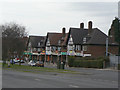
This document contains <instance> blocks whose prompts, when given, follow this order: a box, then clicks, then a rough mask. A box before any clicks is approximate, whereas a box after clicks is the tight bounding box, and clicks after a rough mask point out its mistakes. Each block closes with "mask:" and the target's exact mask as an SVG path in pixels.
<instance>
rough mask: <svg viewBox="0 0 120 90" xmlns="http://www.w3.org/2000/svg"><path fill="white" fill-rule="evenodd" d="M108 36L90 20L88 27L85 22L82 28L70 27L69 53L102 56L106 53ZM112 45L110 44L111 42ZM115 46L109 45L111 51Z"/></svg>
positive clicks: (81, 25) (83, 55)
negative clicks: (85, 26) (93, 25)
mask: <svg viewBox="0 0 120 90" xmlns="http://www.w3.org/2000/svg"><path fill="white" fill-rule="evenodd" d="M107 38H108V36H107V35H106V34H104V33H103V32H102V31H101V30H99V29H98V28H93V27H92V22H91V21H89V22H88V29H86V28H84V23H81V24H80V28H70V30H69V34H68V39H67V53H68V55H70V56H71V55H72V56H82V57H86V56H91V57H101V56H105V55H106V39H107ZM109 45H110V44H109ZM112 48H115V47H114V46H112V47H111V46H110V47H109V51H111V52H114V49H112Z"/></svg>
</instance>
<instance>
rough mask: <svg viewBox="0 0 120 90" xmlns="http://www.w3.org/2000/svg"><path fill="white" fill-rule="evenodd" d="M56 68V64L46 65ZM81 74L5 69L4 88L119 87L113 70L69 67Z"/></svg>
mask: <svg viewBox="0 0 120 90" xmlns="http://www.w3.org/2000/svg"><path fill="white" fill-rule="evenodd" d="M45 67H50V68H56V65H51V64H49V65H45ZM65 68H66V69H69V70H74V71H78V72H81V74H67V73H56V72H41V73H30V72H18V71H14V70H3V73H2V76H3V77H2V80H3V81H2V87H3V88H118V72H117V71H112V70H100V69H88V68H87V69H86V68H69V67H65Z"/></svg>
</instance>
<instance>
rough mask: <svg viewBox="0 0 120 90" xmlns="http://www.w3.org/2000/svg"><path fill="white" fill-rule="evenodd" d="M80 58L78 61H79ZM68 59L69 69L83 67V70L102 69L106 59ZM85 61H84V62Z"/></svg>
mask: <svg viewBox="0 0 120 90" xmlns="http://www.w3.org/2000/svg"><path fill="white" fill-rule="evenodd" d="M79 58H80V59H79ZM79 58H78V57H77V58H76V57H69V58H68V65H69V66H70V67H85V68H103V62H104V61H107V60H108V59H106V58H102V57H101V58H97V59H95V58H94V59H93V60H92V58H89V59H88V57H87V58H86V57H85V58H81V57H79ZM85 59H86V60H85Z"/></svg>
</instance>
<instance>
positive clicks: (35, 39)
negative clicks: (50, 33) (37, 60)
mask: <svg viewBox="0 0 120 90" xmlns="http://www.w3.org/2000/svg"><path fill="white" fill-rule="evenodd" d="M45 38H46V36H29V41H28V42H31V45H32V47H33V48H34V47H38V43H39V42H40V44H41V45H40V47H43V46H44V42H45Z"/></svg>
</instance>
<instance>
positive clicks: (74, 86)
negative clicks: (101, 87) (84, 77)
mask: <svg viewBox="0 0 120 90" xmlns="http://www.w3.org/2000/svg"><path fill="white" fill-rule="evenodd" d="M69 86H70V87H73V88H79V86H76V85H69Z"/></svg>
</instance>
